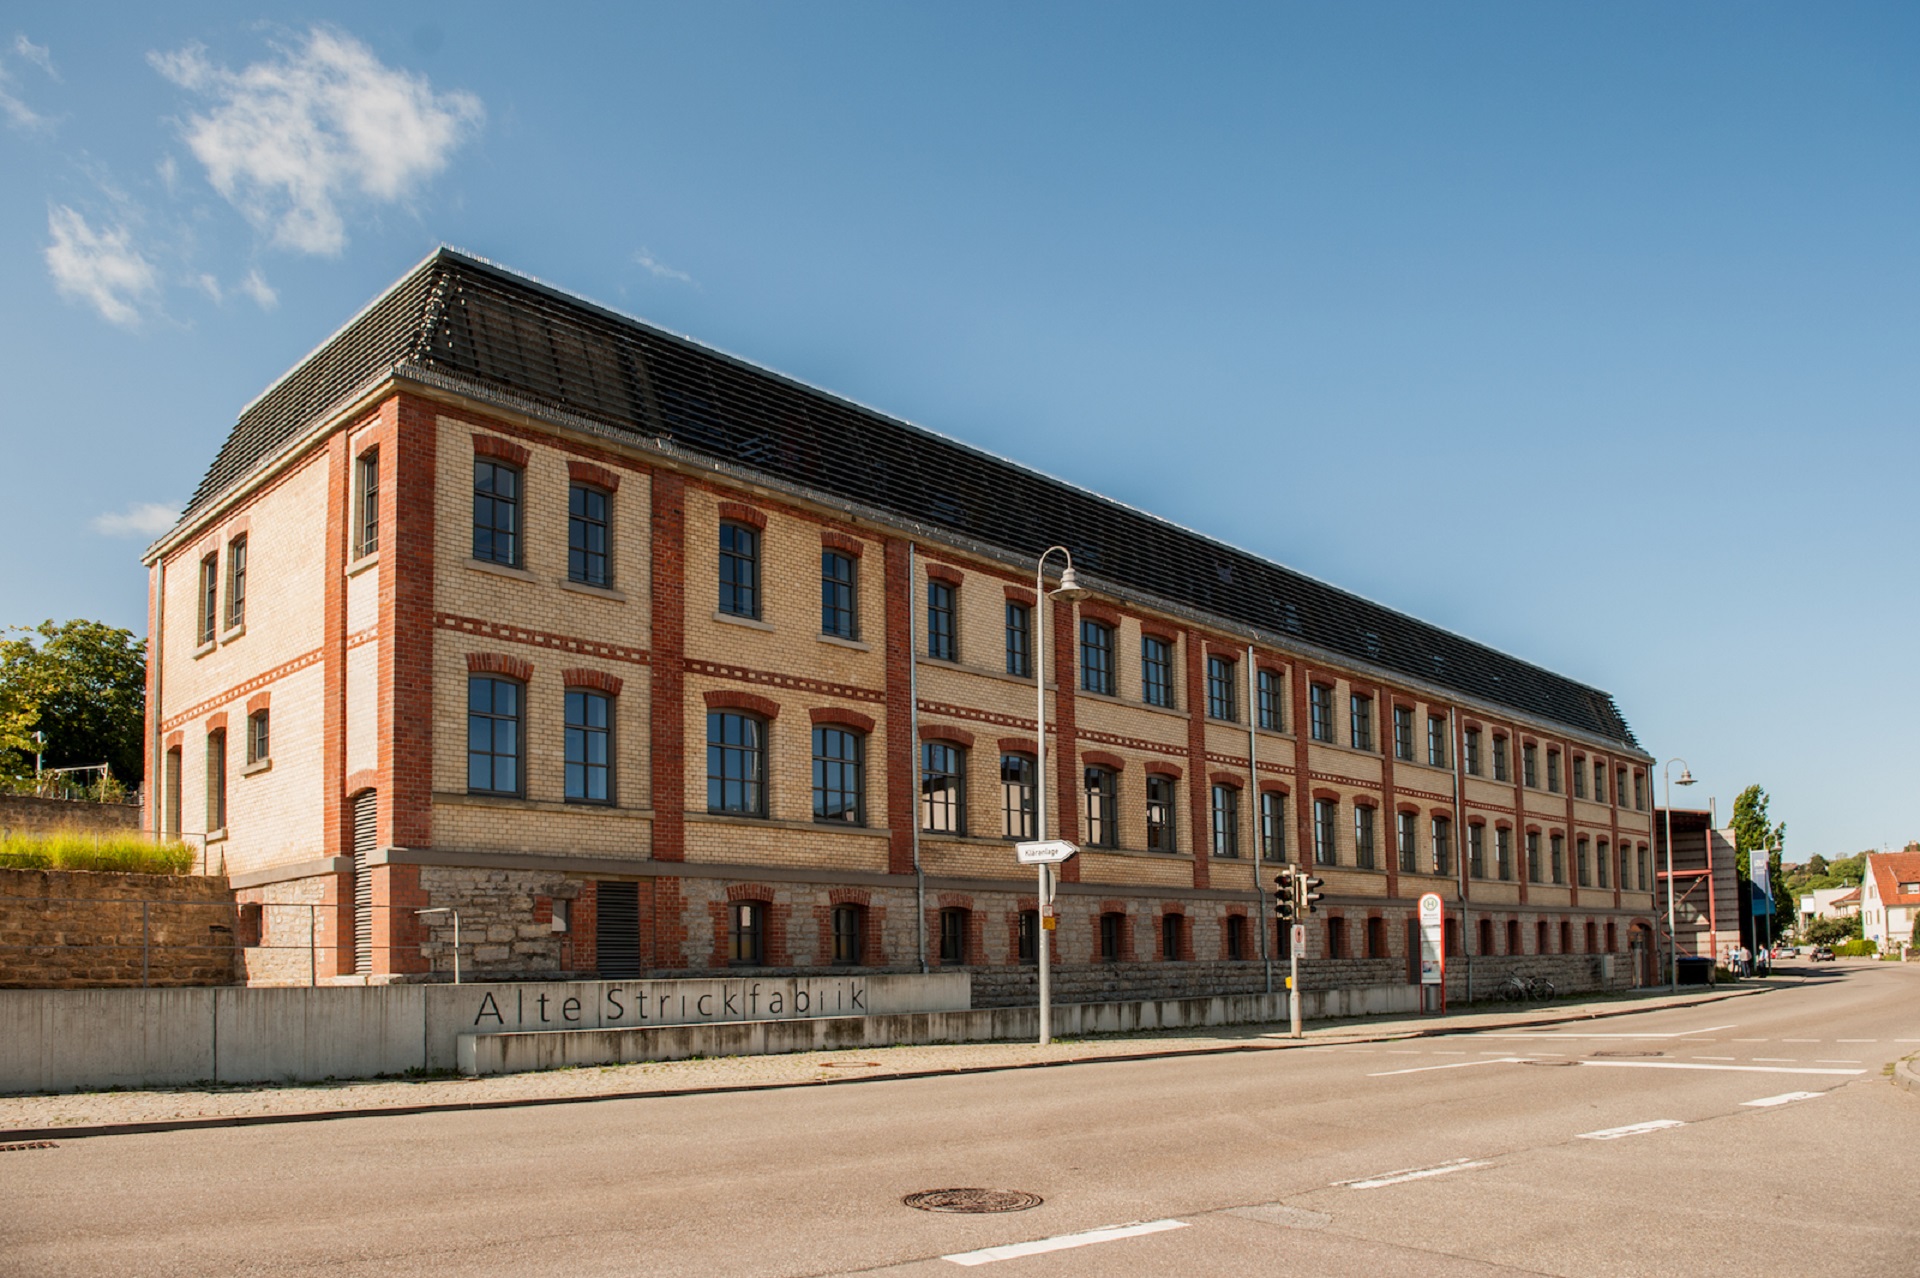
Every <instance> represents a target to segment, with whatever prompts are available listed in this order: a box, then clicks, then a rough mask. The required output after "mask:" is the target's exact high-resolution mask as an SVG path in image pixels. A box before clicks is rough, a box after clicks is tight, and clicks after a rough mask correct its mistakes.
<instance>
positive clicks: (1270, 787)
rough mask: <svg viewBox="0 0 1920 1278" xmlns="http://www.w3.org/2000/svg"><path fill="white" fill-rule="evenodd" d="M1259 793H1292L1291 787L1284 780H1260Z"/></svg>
mask: <svg viewBox="0 0 1920 1278" xmlns="http://www.w3.org/2000/svg"><path fill="white" fill-rule="evenodd" d="M1260 793H1262V794H1292V793H1293V787H1291V786H1289V785H1288V784H1287V783H1286V782H1285V781H1262V782H1261V783H1260Z"/></svg>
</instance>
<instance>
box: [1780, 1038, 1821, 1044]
mask: <svg viewBox="0 0 1920 1278" xmlns="http://www.w3.org/2000/svg"><path fill="white" fill-rule="evenodd" d="M1780 1041H1781V1042H1783V1043H1818V1042H1820V1041H1822V1040H1820V1039H1817V1038H1783V1039H1781V1040H1780Z"/></svg>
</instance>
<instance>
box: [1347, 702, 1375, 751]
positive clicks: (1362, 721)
mask: <svg viewBox="0 0 1920 1278" xmlns="http://www.w3.org/2000/svg"><path fill="white" fill-rule="evenodd" d="M1347 716H1348V720H1349V725H1348V726H1349V728H1350V729H1351V732H1350V735H1351V739H1352V742H1353V748H1354V749H1356V750H1371V749H1373V698H1372V697H1363V696H1361V695H1360V694H1359V693H1357V692H1356V693H1354V694H1353V695H1352V696H1350V697H1348V698H1347Z"/></svg>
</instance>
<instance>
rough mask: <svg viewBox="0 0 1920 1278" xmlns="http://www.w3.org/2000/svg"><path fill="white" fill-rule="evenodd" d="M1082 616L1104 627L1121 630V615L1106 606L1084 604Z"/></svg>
mask: <svg viewBox="0 0 1920 1278" xmlns="http://www.w3.org/2000/svg"><path fill="white" fill-rule="evenodd" d="M1080 615H1081V616H1082V617H1083V618H1085V619H1086V620H1088V621H1097V622H1099V623H1100V624H1101V625H1103V626H1112V627H1113V628H1114V629H1115V630H1118V629H1119V628H1120V614H1119V613H1117V612H1115V611H1114V610H1113V609H1111V608H1109V607H1107V606H1106V605H1104V604H1097V603H1082V604H1081V605H1080Z"/></svg>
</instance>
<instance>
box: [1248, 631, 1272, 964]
mask: <svg viewBox="0 0 1920 1278" xmlns="http://www.w3.org/2000/svg"><path fill="white" fill-rule="evenodd" d="M1259 714H1260V694H1259V686H1258V676H1257V675H1256V674H1255V672H1254V669H1253V645H1252V644H1248V645H1247V792H1248V794H1249V795H1250V796H1251V797H1252V805H1251V811H1252V813H1253V839H1252V843H1253V846H1252V847H1251V848H1249V849H1248V851H1249V852H1251V853H1252V856H1251V858H1250V860H1251V862H1252V865H1253V925H1254V930H1255V931H1257V932H1259V933H1260V962H1261V964H1262V965H1263V966H1264V967H1265V968H1266V971H1267V993H1269V994H1271V993H1273V953H1272V950H1271V948H1270V947H1271V942H1270V941H1269V940H1268V938H1267V919H1266V898H1265V897H1264V896H1262V895H1261V890H1260V867H1261V865H1262V864H1264V862H1263V861H1262V859H1261V858H1262V854H1263V853H1264V852H1265V851H1266V849H1265V848H1263V847H1262V846H1261V845H1260V835H1261V828H1260V822H1261V818H1262V808H1261V794H1260V768H1259V760H1260V751H1259V748H1258V738H1257V737H1255V735H1254V728H1255V726H1256V725H1257V724H1258V723H1259Z"/></svg>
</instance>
